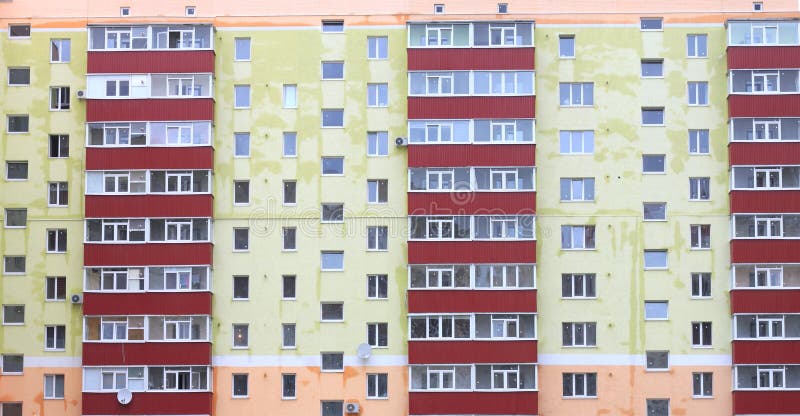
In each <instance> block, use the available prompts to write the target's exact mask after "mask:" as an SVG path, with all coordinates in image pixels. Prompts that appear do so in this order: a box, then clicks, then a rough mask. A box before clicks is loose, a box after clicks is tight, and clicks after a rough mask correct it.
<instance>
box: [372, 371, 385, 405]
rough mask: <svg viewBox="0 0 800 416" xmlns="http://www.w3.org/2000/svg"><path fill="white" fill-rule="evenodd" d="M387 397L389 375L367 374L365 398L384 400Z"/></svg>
mask: <svg viewBox="0 0 800 416" xmlns="http://www.w3.org/2000/svg"><path fill="white" fill-rule="evenodd" d="M388 397H389V375H388V374H386V373H381V374H367V398H368V399H386V398H388Z"/></svg>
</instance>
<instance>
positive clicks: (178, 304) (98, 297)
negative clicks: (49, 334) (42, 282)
mask: <svg viewBox="0 0 800 416" xmlns="http://www.w3.org/2000/svg"><path fill="white" fill-rule="evenodd" d="M158 264H162V263H158ZM83 314H84V315H95V316H96V315H210V314H211V292H144V293H96V292H84V293H83Z"/></svg>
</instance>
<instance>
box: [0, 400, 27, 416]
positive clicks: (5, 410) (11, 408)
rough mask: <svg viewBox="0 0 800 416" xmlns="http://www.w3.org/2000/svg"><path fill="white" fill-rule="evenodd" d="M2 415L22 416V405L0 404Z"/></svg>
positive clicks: (0, 413) (12, 403)
mask: <svg viewBox="0 0 800 416" xmlns="http://www.w3.org/2000/svg"><path fill="white" fill-rule="evenodd" d="M0 415H3V416H22V403H21V402H20V403H14V402H5V403H0Z"/></svg>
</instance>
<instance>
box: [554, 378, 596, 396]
mask: <svg viewBox="0 0 800 416" xmlns="http://www.w3.org/2000/svg"><path fill="white" fill-rule="evenodd" d="M561 377H562V382H563V379H564V378H565V377H566V378H567V379H568V381H569V383H570V384H571V385H572V387H571V393H572V394H564V391H563V388H562V391H561V397H563V398H572V399H584V398H596V397H597V373H562V376H561ZM590 377H593V378H594V394H589V378H590Z"/></svg>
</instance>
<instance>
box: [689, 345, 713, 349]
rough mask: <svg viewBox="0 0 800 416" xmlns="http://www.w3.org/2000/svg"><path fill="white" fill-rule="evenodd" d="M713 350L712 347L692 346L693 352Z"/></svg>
mask: <svg viewBox="0 0 800 416" xmlns="http://www.w3.org/2000/svg"><path fill="white" fill-rule="evenodd" d="M713 348H714V347H713V346H712V345H692V349H693V350H710V349H713Z"/></svg>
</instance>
